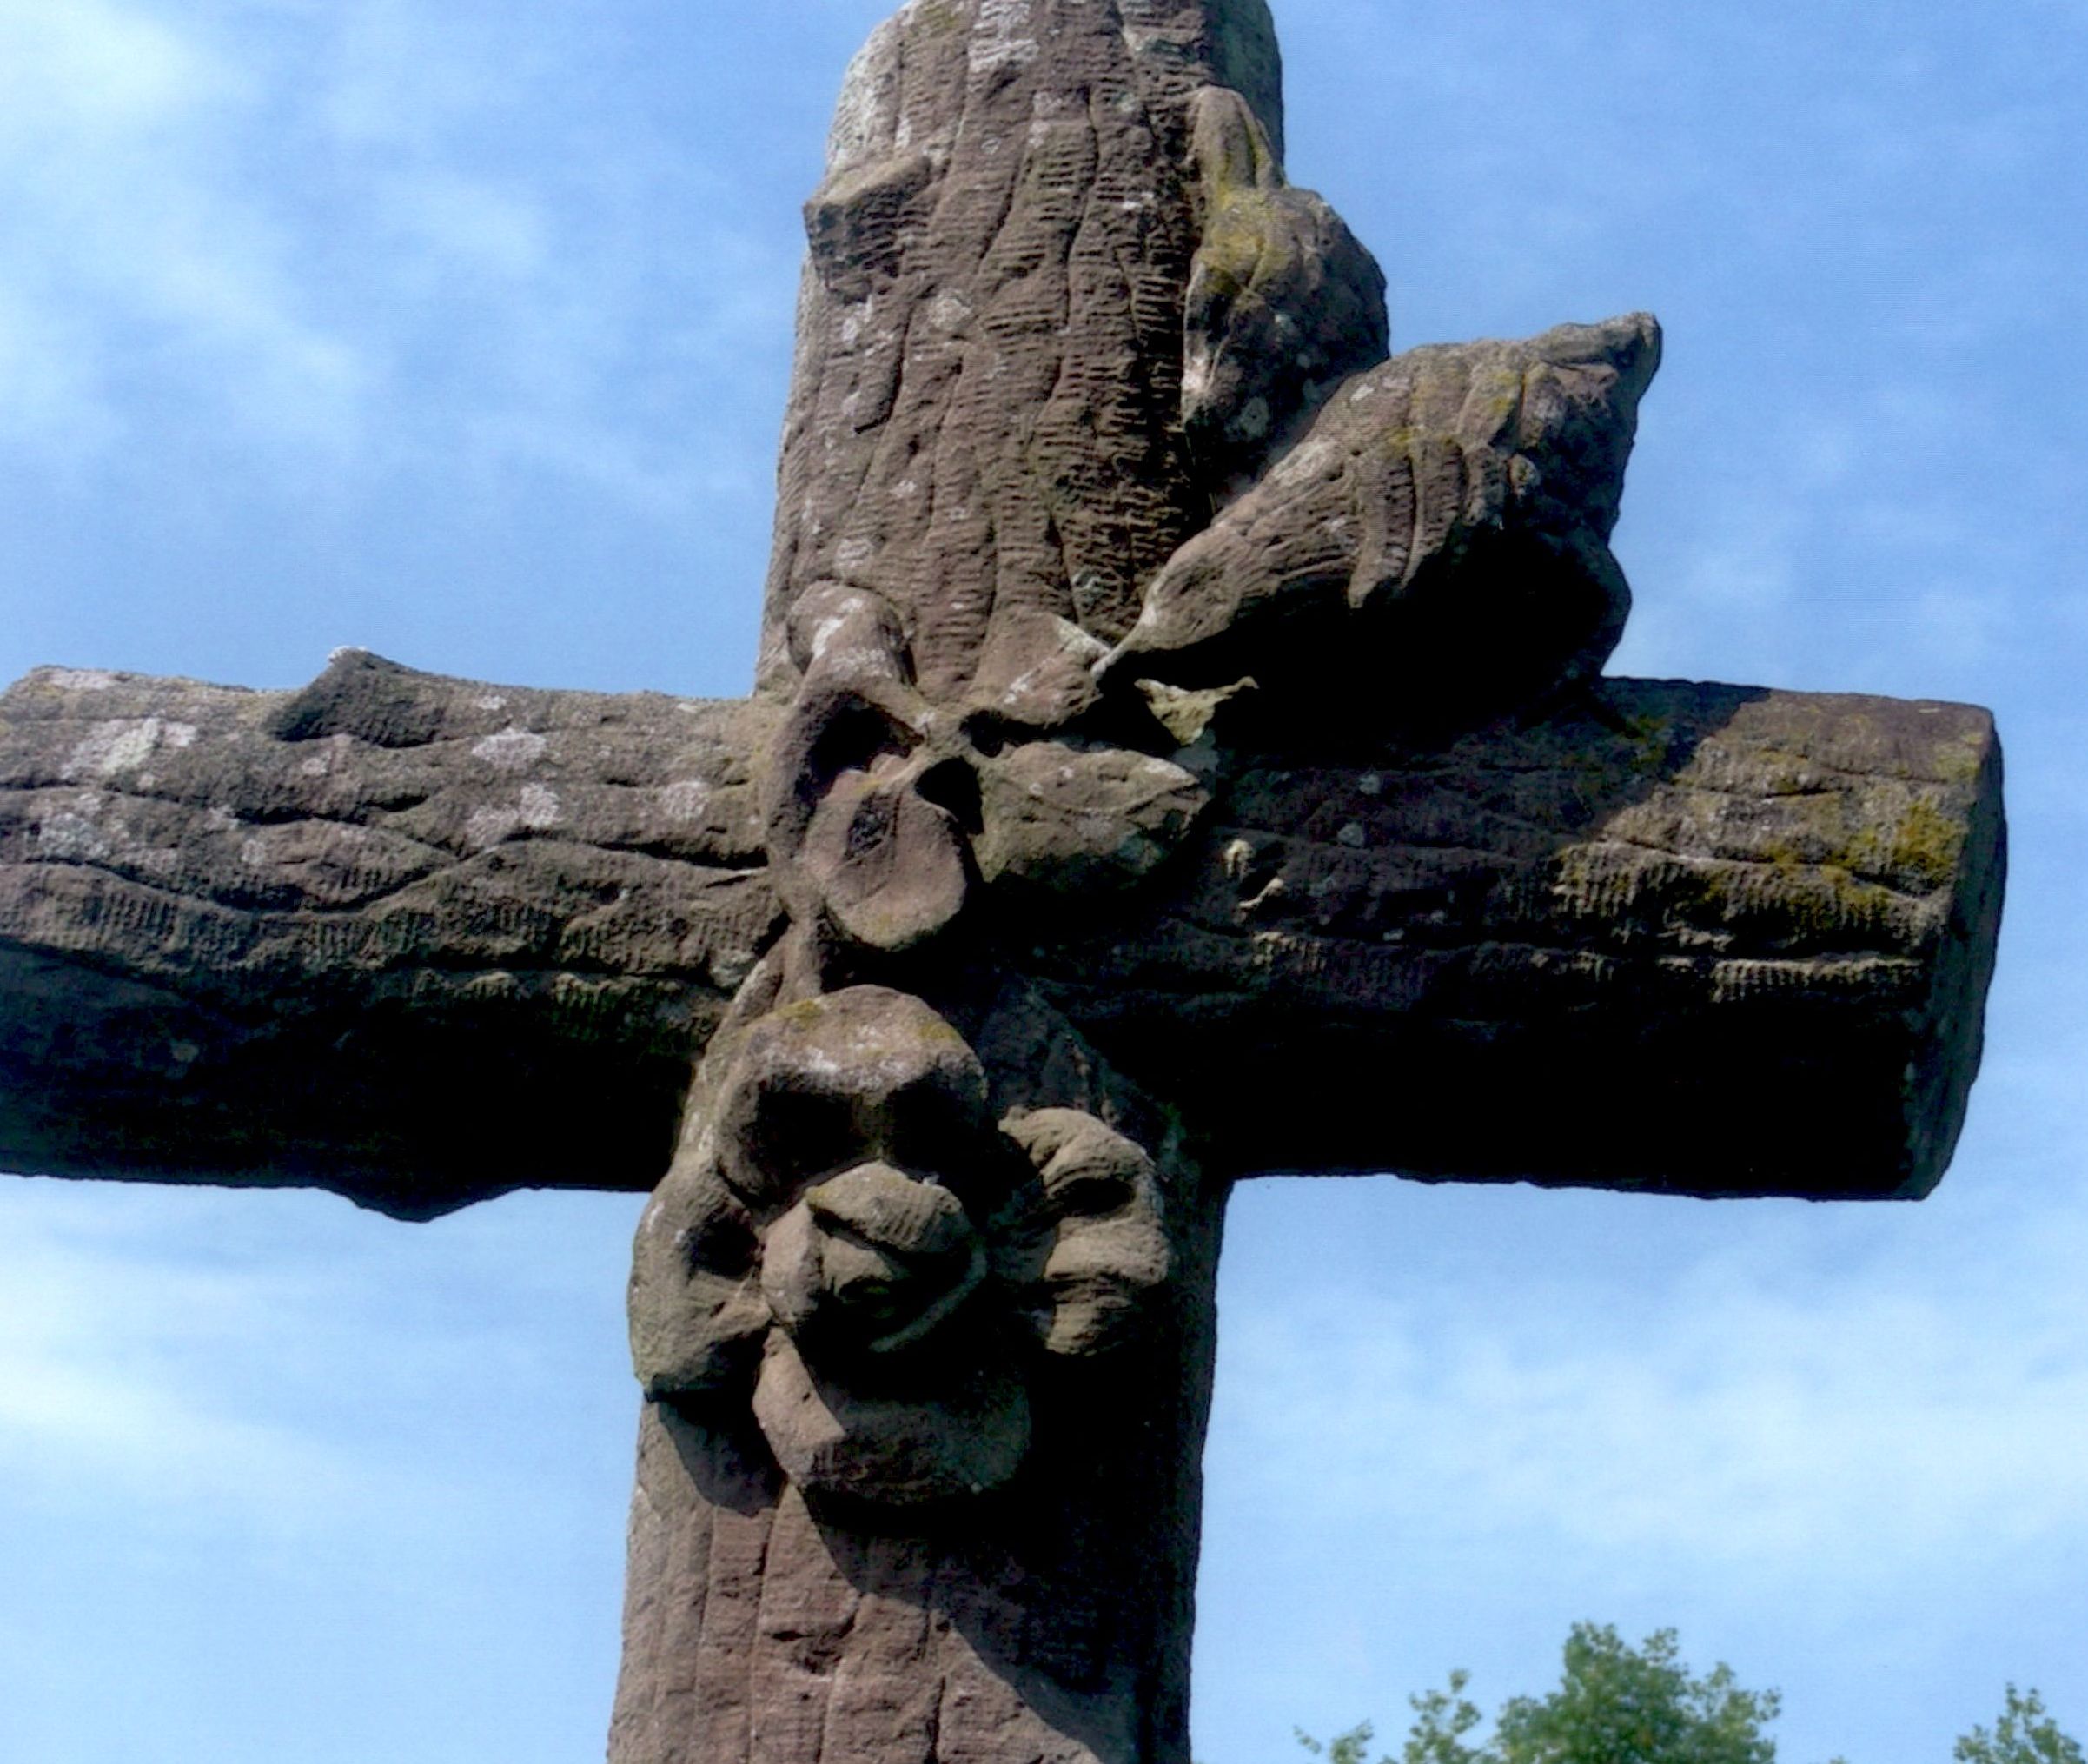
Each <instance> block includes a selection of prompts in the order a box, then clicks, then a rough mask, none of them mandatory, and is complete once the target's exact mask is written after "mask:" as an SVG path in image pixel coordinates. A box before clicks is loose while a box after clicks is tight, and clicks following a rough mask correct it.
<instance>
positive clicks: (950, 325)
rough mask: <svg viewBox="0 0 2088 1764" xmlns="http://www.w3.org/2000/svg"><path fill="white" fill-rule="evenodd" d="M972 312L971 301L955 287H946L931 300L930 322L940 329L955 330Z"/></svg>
mask: <svg viewBox="0 0 2088 1764" xmlns="http://www.w3.org/2000/svg"><path fill="white" fill-rule="evenodd" d="M971 314H972V306H971V302H970V301H968V300H966V299H965V298H964V295H961V294H959V293H958V291H957V290H956V289H955V288H945V289H944V290H943V291H942V292H941V293H940V294H938V295H936V297H935V298H934V300H932V301H931V302H929V306H928V322H929V323H930V324H931V325H933V326H934V327H935V328H936V329H938V331H954V330H955V329H957V328H958V326H960V325H962V324H963V323H964V322H965V321H966V320H968V319H969V318H971Z"/></svg>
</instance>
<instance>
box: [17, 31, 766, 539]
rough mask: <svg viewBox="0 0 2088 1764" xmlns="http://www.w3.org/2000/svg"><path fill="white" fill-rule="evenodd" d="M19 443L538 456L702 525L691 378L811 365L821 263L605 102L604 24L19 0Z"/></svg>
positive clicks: (368, 455)
mask: <svg viewBox="0 0 2088 1764" xmlns="http://www.w3.org/2000/svg"><path fill="white" fill-rule="evenodd" d="M590 55H594V56H600V57H602V59H600V60H599V61H598V62H596V63H588V62H587V56H590ZM0 70H4V71H0V179H4V181H5V182H6V184H7V186H8V188H9V189H10V192H12V193H14V205H13V208H12V210H11V212H10V214H9V215H8V216H5V217H0V446H6V445H11V447H12V448H14V449H16V450H17V451H18V452H20V453H22V454H25V455H26V456H27V457H29V458H30V459H31V460H33V461H36V462H37V463H39V464H42V465H44V466H47V467H48V466H52V465H56V464H57V463H60V462H62V461H65V460H68V459H70V460H74V461H77V460H79V459H81V458H83V457H86V456H90V455H92V454H96V453H97V452H105V453H107V454H109V457H111V458H112V459H113V458H115V457H116V448H118V446H119V445H123V444H128V445H129V447H130V448H131V449H132V450H133V454H134V456H135V455H143V456H145V457H149V455H150V453H151V451H152V449H153V448H154V447H156V446H165V447H169V448H171V447H180V448H184V449H187V448H194V447H196V446H197V445H199V444H200V445H201V446H203V447H205V448H213V449H218V450H222V451H223V452H225V453H226V454H229V455H231V456H234V457H236V458H237V459H239V460H240V461H241V462H242V464H243V465H246V466H250V467H254V468H258V469H259V470H260V472H262V474H264V481H265V479H266V478H273V479H274V480H275V481H277V482H278V483H279V484H281V485H282V486H283V487H290V488H295V489H296V490H297V491H298V494H301V495H307V494H319V493H323V494H328V495H329V496H330V495H333V494H338V493H339V492H340V490H341V487H343V485H344V483H345V482H347V481H348V480H349V479H350V478H352V477H353V476H354V475H355V474H356V473H359V472H360V473H364V474H372V475H373V476H374V475H375V474H381V473H384V472H387V471H390V470H396V469H401V468H403V469H408V470H410V469H412V468H414V466H415V465H416V464H420V463H424V462H428V461H439V462H441V464H442V465H443V466H444V467H445V468H447V467H449V466H451V465H454V464H455V463H456V462H458V461H463V462H464V463H465V464H466V465H467V468H469V467H471V466H474V465H476V466H482V467H484V468H489V469H491V470H494V471H498V470H500V469H505V468H507V467H510V466H512V465H514V464H516V463H518V462H520V463H523V464H526V465H527V466H529V467H532V468H535V469H537V470H539V471H544V472H548V473H551V474H556V475H559V476H563V477H577V478H580V479H581V480H584V481H588V482H589V483H591V484H592V485H593V487H596V488H606V489H607V490H608V491H609V492H610V494H612V495H614V496H619V497H621V498H623V499H624V500H625V501H626V502H628V503H630V504H632V505H633V506H637V507H644V508H648V509H654V510H666V509H676V510H679V508H680V507H686V502H687V501H688V500H689V499H690V498H691V496H692V495H693V494H698V493H699V487H700V486H701V485H702V484H703V483H704V482H705V481H706V480H714V479H715V477H716V475H717V473H718V469H719V468H718V461H717V454H718V449H717V448H716V447H715V445H713V444H710V443H706V441H704V440H702V439H701V438H699V434H697V433H696V431H698V430H699V429H701V428H703V427H704V425H700V424H694V423H692V422H691V421H690V418H689V410H690V408H691V406H692V404H693V395H685V396H683V397H682V398H681V399H679V400H676V399H674V398H673V396H672V395H671V393H672V387H671V375H672V373H673V371H674V370H676V369H679V370H681V371H683V372H685V373H697V372H700V373H703V374H705V375H706V376H707V377H708V378H709V379H710V380H712V381H715V380H717V379H718V378H719V377H720V376H721V375H722V376H732V375H741V374H743V373H744V372H745V371H746V361H747V359H748V357H749V355H750V354H752V355H757V356H759V355H760V354H761V350H760V349H759V348H758V349H755V350H750V349H749V347H748V345H749V342H750V340H751V339H752V338H754V337H756V336H758V338H759V345H760V346H762V348H766V349H768V350H769V351H770V353H773V352H774V351H775V350H776V349H778V348H779V347H780V343H781V342H782V333H783V330H784V328H785V326H786V324H787V315H788V312H789V309H790V308H789V305H788V301H789V294H790V287H791V271H792V262H790V261H789V260H791V259H794V256H795V246H794V244H790V243H787V242H786V243H785V245H784V247H783V248H782V249H777V247H775V246H773V245H770V244H767V243H760V244H756V243H754V242H752V241H751V239H750V238H749V237H748V236H747V235H745V234H743V233H742V232H741V231H740V230H739V229H737V227H736V225H735V223H734V222H733V221H732V219H731V218H730V217H729V216H726V215H725V214H723V213H722V212H719V211H716V210H715V209H714V205H713V207H706V204H705V203H704V202H702V201H701V200H700V198H699V189H701V188H702V187H706V185H707V184H711V183H715V182H716V180H717V178H718V176H719V173H717V172H716V171H715V170H713V169H705V168H703V167H701V166H699V165H697V164H696V163H694V162H693V161H692V159H691V158H690V156H689V155H688V150H687V149H686V146H685V145H683V144H681V143H673V144H672V145H670V144H669V143H665V142H663V141H660V140H657V139H653V138H652V137H651V136H648V134H647V132H646V129H645V128H644V127H643V126H642V123H640V121H638V119H632V118H625V119H621V121H622V123H623V125H624V126H622V127H620V128H617V127H612V126H610V121H611V119H610V118H609V117H607V116H606V115H605V114H604V113H603V112H602V111H601V109H600V100H599V99H598V100H596V101H594V102H593V103H590V102H589V101H587V100H586V99H585V98H583V99H581V100H580V101H579V102H575V100H574V97H573V86H574V84H575V83H576V81H577V82H578V83H580V84H581V85H582V86H585V84H586V83H587V81H588V80H590V79H593V80H594V81H596V82H598V83H607V82H608V81H609V80H610V79H611V78H613V56H610V54H609V52H608V50H607V48H606V47H605V45H604V43H603V42H601V41H600V40H599V33H597V34H596V35H595V36H588V35H587V31H586V27H585V26H584V25H583V24H582V23H581V22H580V21H579V20H577V19H575V18H574V17H572V16H570V15H566V14H553V15H550V16H548V17H547V18H545V19H543V20H540V21H538V22H536V23H534V24H533V25H531V26H529V27H527V28H517V27H516V26H515V25H514V23H513V21H510V20H507V19H505V18H503V19H501V20H500V21H498V22H497V23H495V22H494V21H492V20H488V19H487V18H486V17H482V16H480V15H478V14H476V13H471V12H466V13H462V14H459V13H452V12H447V11H445V10H443V9H441V8H437V7H434V6H432V5H428V4H426V3H421V0H381V3H370V4H359V5H356V6H353V7H342V8H335V7H328V6H308V5H302V4H287V3H274V4H251V3H249V4H242V5H236V6H230V7H210V8H205V9H202V10H200V11H184V10H182V9H180V8H178V7H176V6H174V5H172V4H170V3H168V0H83V3H82V4H81V5H79V6H76V7H67V8H58V9H53V8H49V7H43V6H36V5H32V4H30V3H29V0H0ZM663 209H668V210H672V211H673V213H674V214H675V216H676V219H675V221H674V223H673V228H672V229H663V228H662V227H660V224H659V222H658V216H659V215H660V211H661V210H663ZM722 402H724V403H726V404H727V405H730V404H731V403H732V400H730V399H726V400H724V401H722ZM747 439H748V438H747V437H746V436H742V435H734V436H732V439H731V443H730V444H731V445H732V446H733V447H738V448H744V446H745V443H746V440H747ZM739 475H741V476H745V475H746V474H745V473H744V472H742V473H741V474H739Z"/></svg>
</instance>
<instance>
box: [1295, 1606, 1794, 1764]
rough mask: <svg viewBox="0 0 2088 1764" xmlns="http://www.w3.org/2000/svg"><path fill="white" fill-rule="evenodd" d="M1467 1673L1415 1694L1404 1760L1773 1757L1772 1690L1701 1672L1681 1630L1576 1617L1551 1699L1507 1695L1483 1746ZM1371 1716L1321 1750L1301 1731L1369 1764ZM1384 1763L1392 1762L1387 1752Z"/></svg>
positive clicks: (1628, 1762)
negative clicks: (1623, 1631) (1631, 1637)
mask: <svg viewBox="0 0 2088 1764" xmlns="http://www.w3.org/2000/svg"><path fill="white" fill-rule="evenodd" d="M1468 1681H1469V1680H1468V1674H1464V1673H1462V1672H1454V1673H1452V1674H1450V1683H1449V1688H1448V1689H1447V1690H1432V1691H1428V1692H1425V1693H1424V1694H1422V1695H1420V1696H1416V1697H1411V1698H1409V1701H1410V1702H1411V1703H1412V1705H1413V1708H1414V1725H1413V1727H1412V1728H1411V1729H1409V1732H1408V1734H1407V1743H1406V1745H1405V1747H1404V1748H1403V1749H1402V1751H1401V1753H1400V1764H1774V1761H1775V1758H1776V1747H1775V1744H1774V1742H1773V1741H1771V1740H1770V1739H1768V1738H1767V1735H1765V1734H1763V1732H1762V1729H1763V1728H1764V1727H1765V1726H1767V1724H1768V1723H1769V1722H1770V1721H1774V1720H1775V1719H1776V1711H1777V1699H1776V1693H1775V1692H1774V1691H1752V1690H1742V1689H1741V1688H1740V1686H1739V1685H1738V1684H1737V1683H1736V1682H1735V1681H1734V1680H1733V1669H1732V1668H1730V1667H1727V1666H1717V1667H1713V1668H1712V1669H1711V1671H1710V1672H1708V1673H1707V1674H1704V1675H1703V1676H1701V1677H1698V1676H1696V1675H1695V1674H1692V1673H1691V1672H1690V1670H1689V1668H1687V1666H1686V1665H1684V1664H1683V1663H1682V1661H1681V1660H1680V1658H1679V1657H1678V1655H1677V1651H1676V1641H1675V1632H1674V1630H1672V1629H1661V1630H1657V1631H1655V1632H1654V1634H1653V1635H1648V1636H1647V1638H1646V1641H1645V1644H1644V1645H1643V1646H1642V1647H1639V1648H1634V1647H1632V1646H1631V1645H1630V1644H1629V1643H1628V1642H1627V1641H1624V1640H1623V1638H1622V1637H1621V1636H1620V1635H1618V1634H1617V1632H1616V1631H1615V1630H1614V1628H1610V1627H1609V1626H1608V1625H1607V1624H1597V1623H1576V1624H1574V1628H1573V1633H1572V1634H1571V1635H1568V1637H1567V1638H1566V1662H1565V1672H1564V1674H1563V1675H1562V1676H1561V1681H1560V1683H1559V1688H1557V1689H1556V1690H1554V1691H1553V1692H1552V1693H1551V1694H1549V1695H1548V1696H1542V1697H1527V1696H1519V1697H1514V1698H1511V1699H1510V1700H1509V1701H1508V1703H1507V1704H1505V1705H1504V1706H1503V1707H1502V1708H1501V1713H1500V1714H1499V1715H1498V1716H1497V1717H1496V1718H1495V1722H1494V1732H1493V1734H1492V1737H1490V1738H1489V1739H1488V1740H1487V1741H1485V1742H1484V1743H1483V1744H1481V1745H1477V1746H1475V1745H1472V1744H1471V1743H1469V1741H1468V1737H1467V1736H1468V1735H1469V1734H1471V1732H1472V1730H1473V1729H1474V1728H1476V1727H1477V1726H1478V1725H1479V1722H1480V1714H1479V1710H1478V1708H1477V1706H1476V1705H1475V1704H1474V1703H1473V1702H1472V1701H1470V1700H1469V1699H1468V1697H1467V1696H1466V1695H1465V1694H1464V1689H1465V1686H1466V1684H1467V1683H1468ZM1370 1737H1371V1733H1370V1728H1369V1725H1368V1724H1366V1725H1364V1726H1362V1727H1360V1728H1352V1729H1350V1730H1349V1732H1348V1733H1346V1734H1342V1735H1341V1736H1340V1737H1339V1738H1337V1739H1335V1740H1331V1741H1328V1742H1327V1744H1326V1745H1325V1746H1324V1747H1322V1745H1321V1744H1320V1742H1319V1741H1316V1740H1314V1739H1312V1738H1310V1737H1309V1735H1307V1734H1299V1735H1298V1738H1299V1740H1300V1741H1301V1742H1302V1743H1303V1745H1304V1746H1305V1747H1306V1749H1307V1750H1309V1751H1311V1752H1313V1753H1316V1754H1323V1755H1324V1756H1325V1757H1326V1758H1327V1760H1328V1764H1369V1761H1368V1759H1367V1757H1366V1755H1365V1748H1366V1747H1368V1746H1369V1742H1370ZM1379 1764H1392V1760H1391V1759H1390V1758H1389V1757H1386V1758H1383V1759H1381V1760H1380V1761H1379Z"/></svg>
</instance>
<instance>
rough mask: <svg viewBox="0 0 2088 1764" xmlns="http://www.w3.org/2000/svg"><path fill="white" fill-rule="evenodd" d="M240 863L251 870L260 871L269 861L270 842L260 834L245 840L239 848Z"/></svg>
mask: <svg viewBox="0 0 2088 1764" xmlns="http://www.w3.org/2000/svg"><path fill="white" fill-rule="evenodd" d="M239 861H240V862H241V863H242V864H244V865H246V866H247V868H249V870H258V869H260V868H262V865H265V864H267V862H268V840H267V839H263V838H262V836H261V835H260V834H258V833H257V834H255V836H254V837H253V838H252V839H247V840H244V841H242V843H241V846H240V848H239Z"/></svg>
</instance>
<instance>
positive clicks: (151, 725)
mask: <svg viewBox="0 0 2088 1764" xmlns="http://www.w3.org/2000/svg"><path fill="white" fill-rule="evenodd" d="M176 726H177V727H180V728H183V729H188V730H189V739H191V740H193V739H195V735H196V731H195V730H194V729H191V728H189V726H188V725H187V724H186V723H182V724H178V725H176ZM161 729H162V724H161V722H160V720H159V719H158V718H157V717H116V718H112V719H110V720H109V721H108V722H105V723H96V725H95V726H93V727H92V728H91V729H89V731H88V732H87V733H86V734H85V735H83V737H81V739H80V740H79V741H78V743H77V744H76V746H74V748H73V750H72V752H71V753H70V754H68V755H67V756H66V759H65V764H64V766H63V767H62V768H61V770H60V773H59V775H60V776H61V777H63V778H66V779H74V778H78V777H81V776H83V774H88V773H91V774H93V775H94V776H96V777H99V778H114V777H115V776H116V774H117V773H119V772H133V771H136V769H137V768H138V767H139V766H143V764H144V763H145V761H146V760H147V759H149V758H151V756H152V751H153V749H154V748H156V747H157V746H159V744H160V732H161ZM182 745H183V746H186V745H187V744H186V743H183V744H182Z"/></svg>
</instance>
